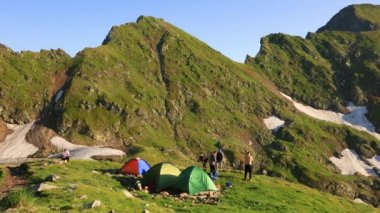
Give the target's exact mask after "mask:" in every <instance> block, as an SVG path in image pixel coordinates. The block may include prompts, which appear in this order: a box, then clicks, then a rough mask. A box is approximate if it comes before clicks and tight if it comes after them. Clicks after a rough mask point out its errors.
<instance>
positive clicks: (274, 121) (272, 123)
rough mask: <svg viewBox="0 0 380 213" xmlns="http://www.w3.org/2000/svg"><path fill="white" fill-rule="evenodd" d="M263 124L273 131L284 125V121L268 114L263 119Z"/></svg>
mask: <svg viewBox="0 0 380 213" xmlns="http://www.w3.org/2000/svg"><path fill="white" fill-rule="evenodd" d="M263 121H264V124H265V126H266V127H267V128H268V129H270V130H273V131H275V132H276V131H278V130H279V129H280V128H281V127H283V126H284V125H285V121H283V120H281V119H279V118H278V117H277V116H270V117H268V118H265V119H263Z"/></svg>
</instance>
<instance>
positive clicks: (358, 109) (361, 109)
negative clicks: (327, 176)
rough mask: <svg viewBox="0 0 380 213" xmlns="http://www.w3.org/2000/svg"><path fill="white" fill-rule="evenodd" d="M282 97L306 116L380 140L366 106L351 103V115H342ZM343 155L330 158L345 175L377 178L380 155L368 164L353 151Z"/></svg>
mask: <svg viewBox="0 0 380 213" xmlns="http://www.w3.org/2000/svg"><path fill="white" fill-rule="evenodd" d="M281 95H283V96H284V97H285V98H286V99H288V100H290V101H291V102H292V103H293V105H294V106H295V107H296V109H297V110H299V111H301V112H303V113H305V114H306V115H309V116H311V117H313V118H316V119H319V120H324V121H328V122H332V123H336V124H342V125H347V126H350V127H352V128H355V129H358V130H360V131H365V132H368V133H369V134H371V135H372V136H374V137H375V138H376V139H378V140H380V134H378V133H376V132H375V126H374V125H373V124H372V123H371V122H370V121H368V119H367V118H366V117H365V114H367V113H368V110H367V107H365V106H354V105H353V104H352V103H349V104H348V106H347V109H348V111H350V113H348V114H342V113H337V112H333V111H328V110H319V109H314V108H312V107H310V106H305V105H303V104H301V103H297V102H295V101H294V100H293V99H292V98H291V97H289V96H287V95H285V94H283V93H281ZM342 155H343V157H342V158H336V157H334V156H333V157H330V160H331V162H333V163H334V164H335V166H337V167H338V168H339V169H340V170H341V173H342V174H343V175H352V174H354V173H355V172H358V173H360V174H362V175H365V176H369V175H374V176H377V175H376V173H375V172H374V170H373V167H377V168H379V169H380V156H379V155H376V156H374V157H373V158H370V159H365V161H366V162H367V163H366V162H365V161H363V160H361V159H360V157H359V156H358V155H357V154H356V152H355V151H353V150H349V149H344V150H343V151H342Z"/></svg>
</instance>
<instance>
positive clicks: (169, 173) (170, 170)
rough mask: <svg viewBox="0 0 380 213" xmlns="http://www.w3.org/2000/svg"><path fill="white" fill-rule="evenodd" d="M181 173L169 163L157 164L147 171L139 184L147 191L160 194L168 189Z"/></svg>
mask: <svg viewBox="0 0 380 213" xmlns="http://www.w3.org/2000/svg"><path fill="white" fill-rule="evenodd" d="M180 173H181V171H180V170H179V169H178V168H177V167H175V166H173V165H172V164H170V163H159V164H156V165H154V166H152V168H150V169H149V171H148V172H147V173H145V174H144V176H143V179H142V180H141V183H142V185H143V186H148V187H149V189H151V190H154V191H156V192H160V191H161V190H163V189H166V188H170V187H171V186H172V185H173V184H174V183H175V182H176V179H177V177H178V175H179V174H180Z"/></svg>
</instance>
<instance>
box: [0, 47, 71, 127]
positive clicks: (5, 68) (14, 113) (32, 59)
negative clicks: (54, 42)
mask: <svg viewBox="0 0 380 213" xmlns="http://www.w3.org/2000/svg"><path fill="white" fill-rule="evenodd" d="M70 63H71V58H70V56H69V55H68V54H66V53H65V52H64V51H63V50H60V49H58V50H41V51H40V52H38V53H35V52H30V51H23V52H14V51H12V50H11V49H10V48H8V47H6V46H4V45H1V46H0V75H1V78H0V99H1V102H0V118H1V119H2V120H4V121H6V122H8V123H21V124H22V123H29V122H31V121H32V120H35V119H37V118H40V114H41V112H42V111H43V109H44V107H45V106H46V105H48V104H49V102H50V100H51V98H52V96H53V95H54V94H55V92H56V91H55V90H57V88H56V87H57V86H58V85H59V84H60V82H59V79H58V78H59V77H58V76H61V75H63V76H64V75H65V71H66V70H67V69H68V67H69V66H70Z"/></svg>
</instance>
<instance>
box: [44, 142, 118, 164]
mask: <svg viewBox="0 0 380 213" xmlns="http://www.w3.org/2000/svg"><path fill="white" fill-rule="evenodd" d="M50 141H51V143H52V144H53V145H54V146H56V147H57V148H59V149H62V150H63V149H68V150H69V151H70V154H71V158H73V159H84V160H90V159H92V158H91V157H92V156H96V155H101V156H113V155H116V156H124V155H125V153H124V152H123V151H121V150H118V149H111V148H105V147H90V146H82V145H76V144H72V143H70V142H68V141H67V140H65V139H64V138H62V137H59V136H54V137H53V138H52V139H50ZM60 156H61V154H53V155H50V156H49V157H52V158H54V157H60Z"/></svg>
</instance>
